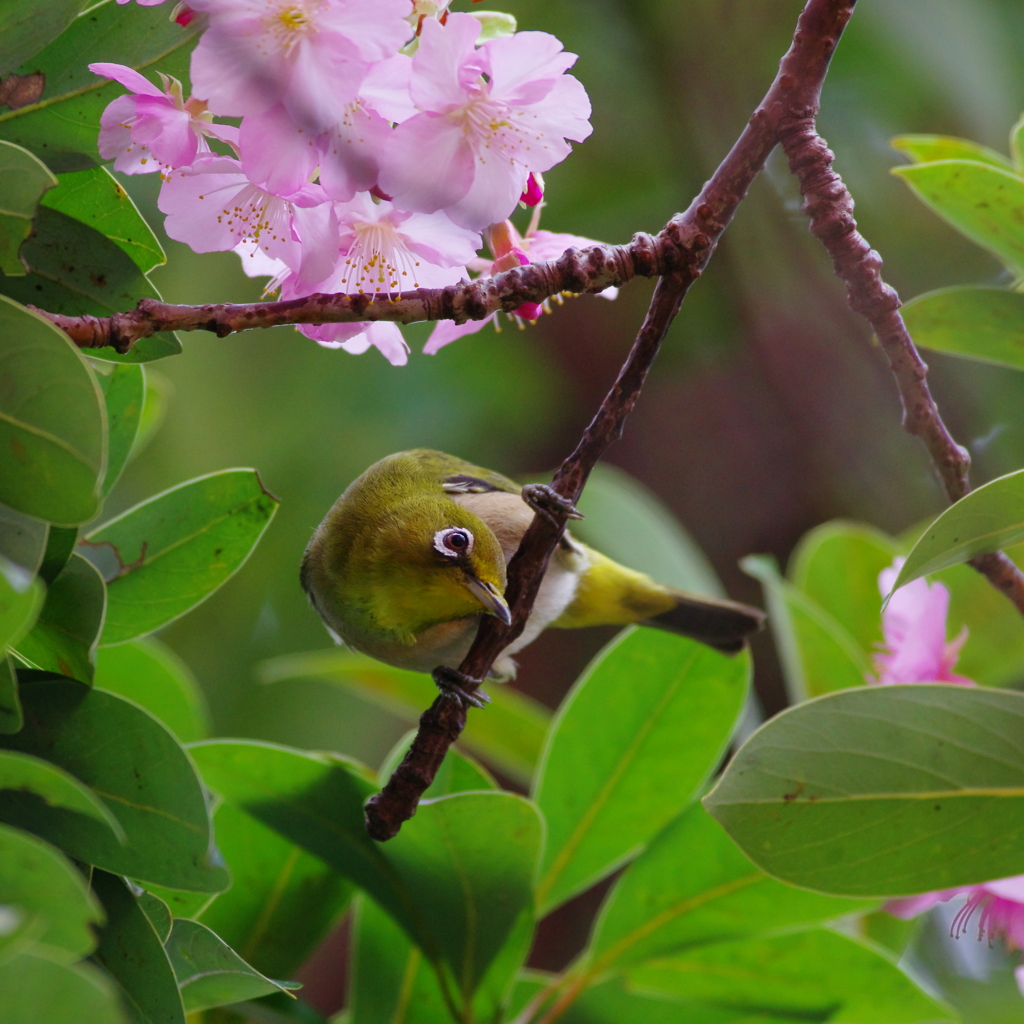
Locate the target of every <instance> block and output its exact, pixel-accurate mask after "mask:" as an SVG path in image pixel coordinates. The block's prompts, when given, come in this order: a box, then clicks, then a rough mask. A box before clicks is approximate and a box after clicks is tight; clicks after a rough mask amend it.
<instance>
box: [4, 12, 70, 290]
mask: <svg viewBox="0 0 1024 1024" xmlns="http://www.w3.org/2000/svg"><path fill="white" fill-rule="evenodd" d="M2 21H3V15H0V30H2ZM56 184H57V179H56V178H55V177H54V176H53V175H52V174H51V173H50V171H49V168H47V166H46V164H44V163H43V162H42V161H41V160H40V159H39V158H38V157H35V156H33V155H32V154H31V153H30V152H29V151H28V150H27V149H22V148H21V146H15V145H14V143H12V142H4V141H2V140H0V197H2V198H0V270H2V271H3V272H4V273H5V274H9V275H11V276H21V275H23V274H24V273H25V265H24V264H23V263H22V261H21V259H20V258H19V257H18V250H19V249H20V248H21V243H22V242H24V241H25V239H26V238H28V236H29V235H30V234H31V233H32V219H33V217H35V215H36V207H37V206H38V205H39V200H40V199H41V198H42V196H43V194H44V193H45V192H46V190H47V189H51V188H53V187H54V186H55V185H56Z"/></svg>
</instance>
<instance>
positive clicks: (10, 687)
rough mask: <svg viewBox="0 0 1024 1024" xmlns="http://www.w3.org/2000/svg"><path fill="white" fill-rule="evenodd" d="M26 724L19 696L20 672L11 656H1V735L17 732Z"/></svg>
mask: <svg viewBox="0 0 1024 1024" xmlns="http://www.w3.org/2000/svg"><path fill="white" fill-rule="evenodd" d="M24 724H25V719H24V717H23V715H22V713H21V697H19V696H18V671H17V669H16V668H15V667H14V659H13V658H12V657H11V656H10V655H9V654H2V655H0V733H12V732H17V731H18V730H19V729H20V728H21V727H22V726H23V725H24Z"/></svg>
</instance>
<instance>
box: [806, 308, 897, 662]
mask: <svg viewBox="0 0 1024 1024" xmlns="http://www.w3.org/2000/svg"><path fill="white" fill-rule="evenodd" d="M904 308H905V307H904ZM903 554H906V549H905V548H904V547H903V545H902V544H900V543H899V542H898V541H896V540H894V539H893V538H892V537H889V536H887V535H886V534H884V533H882V532H881V531H880V530H876V529H875V528H874V527H873V526H867V525H865V524H863V523H852V522H848V521H846V520H843V519H835V520H833V521H832V522H829V523H823V524H822V525H821V526H817V527H815V528H814V529H813V530H811V531H810V532H808V533H805V534H804V536H803V537H802V538H801V540H800V543H799V544H797V546H796V548H795V549H794V551H793V555H792V557H791V558H790V562H789V577H790V579H791V580H792V581H793V585H794V586H796V587H798V588H799V589H800V590H802V591H803V592H804V593H805V594H806V595H807V596H808V597H809V598H810V599H811V600H812V601H814V602H815V603H816V604H817V605H819V606H820V607H821V608H823V609H824V610H825V612H827V613H828V614H829V615H830V616H831V617H832V618H833V619H835V620H836V622H838V623H840V624H841V625H842V627H843V629H844V630H845V631H846V632H847V633H848V634H849V635H850V636H851V637H852V638H853V639H854V641H855V642H856V643H857V644H858V646H859V647H860V649H861V651H863V652H864V653H865V654H867V655H870V654H871V652H873V651H876V650H878V646H879V644H881V642H882V617H881V607H882V595H881V594H880V593H879V591H878V574H879V573H880V572H881V571H882V570H883V569H887V568H888V567H889V566H890V565H892V561H893V559H894V558H896V557H897V556H898V555H903ZM862 681H863V680H862Z"/></svg>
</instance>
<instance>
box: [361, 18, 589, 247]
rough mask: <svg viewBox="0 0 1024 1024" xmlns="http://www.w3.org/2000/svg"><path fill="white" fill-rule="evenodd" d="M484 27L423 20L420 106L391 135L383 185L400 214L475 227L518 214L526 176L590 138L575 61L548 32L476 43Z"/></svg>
mask: <svg viewBox="0 0 1024 1024" xmlns="http://www.w3.org/2000/svg"><path fill="white" fill-rule="evenodd" d="M479 35H480V22H479V21H478V20H477V19H476V18H474V17H472V15H468V14H450V15H449V16H448V19H447V22H446V23H445V24H444V25H442V24H441V23H440V22H438V21H432V20H426V21H424V22H423V27H422V33H421V35H420V44H419V48H418V49H417V51H416V53H415V54H414V56H413V59H412V78H411V80H410V94H411V97H412V101H413V103H415V105H416V106H417V108H418V109H419V111H420V112H419V113H418V114H416V115H415V116H414V117H411V118H409V119H408V120H407V121H403V122H402V123H401V124H400V125H398V127H397V128H396V129H395V131H394V132H393V133H392V138H391V140H390V143H389V146H388V149H387V152H386V158H385V160H384V162H383V166H382V168H381V176H380V187H381V189H382V190H383V191H384V192H385V193H387V194H388V195H390V196H391V197H392V198H393V199H394V202H395V204H396V205H397V206H399V207H400V208H402V209H409V210H418V211H421V212H424V213H432V212H434V211H435V210H441V209H443V210H445V212H447V213H448V215H449V216H450V217H451V218H452V220H454V221H455V222H456V223H457V224H461V225H463V226H464V227H468V228H473V229H476V230H481V229H483V228H485V227H486V226H487V225H489V224H493V223H497V222H499V221H502V220H504V219H505V218H507V217H508V216H509V214H510V213H511V212H512V211H513V210H514V209H515V206H516V203H517V202H518V201H519V197H520V196H521V195H522V194H523V192H524V190H525V189H526V186H527V181H528V178H529V175H530V173H531V172H543V171H546V170H548V169H550V168H551V167H553V166H554V165H555V164H557V163H559V162H560V161H561V160H564V159H565V157H566V156H568V154H569V153H570V151H571V147H570V146H569V144H568V142H567V141H566V140H567V139H571V140H573V141H576V142H582V141H583V140H584V139H585V138H587V136H588V135H590V132H591V127H590V123H589V121H588V118H589V117H590V100H589V99H588V98H587V94H586V91H585V90H584V88H583V86H582V85H581V84H580V82H579V81H578V80H577V79H575V78H573V77H572V76H571V75H567V74H565V72H566V70H567V69H568V68H570V67H572V65H573V64H574V63H575V61H576V55H575V54H572V53H566V52H565V51H564V50H563V49H562V44H561V43H560V42H559V41H558V40H557V39H556V38H555V37H554V36H552V35H549V34H548V33H546V32H519V33H517V34H516V35H514V36H507V37H503V38H500V39H492V40H490V41H488V42H486V43H484V44H483V46H480V47H479V48H478V47H477V46H476V41H477V39H478V37H479Z"/></svg>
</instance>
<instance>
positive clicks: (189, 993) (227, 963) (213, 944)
mask: <svg viewBox="0 0 1024 1024" xmlns="http://www.w3.org/2000/svg"><path fill="white" fill-rule="evenodd" d="M167 954H168V956H169V957H170V959H171V964H172V966H173V967H174V976H175V977H176V978H177V979H178V988H179V990H180V992H181V998H182V1002H183V1003H184V1005H185V1009H186V1010H187V1011H188V1012H189V1013H194V1012H195V1011H196V1010H205V1009H208V1008H209V1007H211V1006H223V1005H225V1004H226V1003H240V1002H242V1000H244V999H257V998H259V997H260V996H265V995H269V994H270V993H271V992H284V991H286V989H284V988H283V987H282V986H281V985H279V984H278V983H277V982H275V981H271V980H270V979H269V978H265V977H264V976H263V975H262V974H260V972H259V971H257V970H255V969H254V968H253V967H250V966H249V964H247V963H246V962H245V961H244V960H243V959H242V958H241V957H240V956H239V955H238V954H237V953H236V952H235V951H234V950H233V949H232V948H231V947H230V946H229V945H228V944H227V943H226V942H224V941H223V940H222V939H220V938H219V937H218V936H217V935H216V934H215V933H214V932H212V931H210V929H209V928H207V927H205V926H204V925H201V924H199V922H198V921H190V920H188V919H187V918H184V919H179V920H177V921H175V922H174V927H173V928H172V929H171V937H170V938H169V939H168V940H167Z"/></svg>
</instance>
